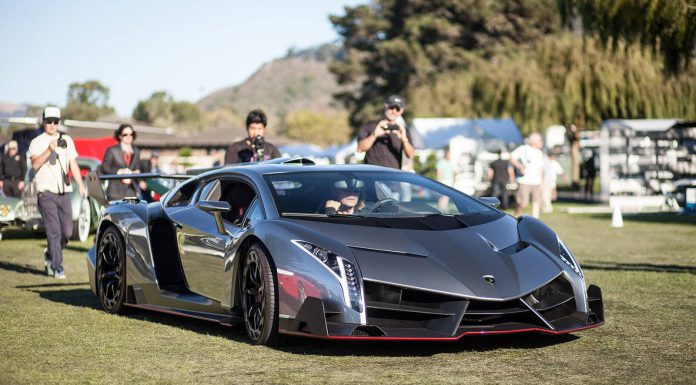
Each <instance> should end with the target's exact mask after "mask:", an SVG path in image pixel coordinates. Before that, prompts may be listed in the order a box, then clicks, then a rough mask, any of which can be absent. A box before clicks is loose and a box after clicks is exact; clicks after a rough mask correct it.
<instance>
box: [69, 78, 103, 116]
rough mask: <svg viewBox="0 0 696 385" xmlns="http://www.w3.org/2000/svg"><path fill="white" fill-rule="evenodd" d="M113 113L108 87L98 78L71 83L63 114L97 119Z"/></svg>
mask: <svg viewBox="0 0 696 385" xmlns="http://www.w3.org/2000/svg"><path fill="white" fill-rule="evenodd" d="M113 113H114V109H113V108H112V107H110V106H109V87H106V86H105V85H103V84H101V83H100V82H99V81H98V80H88V81H86V82H84V83H77V82H75V83H71V84H70V86H69V88H68V100H67V104H66V105H65V107H64V109H63V116H65V117H67V118H70V119H75V120H97V119H99V118H100V117H102V116H106V115H110V114H113Z"/></svg>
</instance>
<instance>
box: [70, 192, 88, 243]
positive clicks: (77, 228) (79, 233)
mask: <svg viewBox="0 0 696 385" xmlns="http://www.w3.org/2000/svg"><path fill="white" fill-rule="evenodd" d="M91 227H92V205H91V204H90V202H89V198H84V199H83V200H82V202H81V203H80V213H79V214H78V216H77V220H76V221H74V222H73V235H72V237H71V238H72V239H75V240H79V241H80V242H82V243H85V242H87V238H89V233H90V230H91Z"/></svg>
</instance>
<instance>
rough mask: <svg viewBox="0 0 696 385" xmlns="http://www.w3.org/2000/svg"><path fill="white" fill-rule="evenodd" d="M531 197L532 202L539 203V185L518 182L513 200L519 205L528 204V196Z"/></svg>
mask: <svg viewBox="0 0 696 385" xmlns="http://www.w3.org/2000/svg"><path fill="white" fill-rule="evenodd" d="M530 196H531V197H532V203H541V185H538V184H520V185H519V186H518V187H517V193H516V194H515V200H517V204H518V205H520V206H526V205H528V204H529V197H530Z"/></svg>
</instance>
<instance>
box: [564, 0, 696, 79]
mask: <svg viewBox="0 0 696 385" xmlns="http://www.w3.org/2000/svg"><path fill="white" fill-rule="evenodd" d="M558 4H559V10H560V12H561V18H562V20H563V23H564V25H566V26H568V27H571V28H572V27H574V24H575V23H576V21H577V20H578V19H579V21H580V22H581V23H582V27H583V29H584V31H585V32H586V33H588V34H592V35H595V36H598V37H599V41H600V42H601V43H602V44H603V45H604V46H611V47H612V48H613V49H614V50H616V49H617V48H618V47H619V43H620V41H621V40H625V41H627V42H628V43H629V45H628V46H630V44H633V43H638V44H641V45H642V46H645V47H650V48H651V49H652V50H653V52H660V54H661V56H662V59H663V60H664V63H665V68H666V69H667V70H668V71H670V72H679V70H681V69H683V68H685V67H688V66H689V62H690V61H691V58H693V57H694V53H695V52H696V0H641V1H616V0H558Z"/></svg>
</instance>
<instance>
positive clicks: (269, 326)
mask: <svg viewBox="0 0 696 385" xmlns="http://www.w3.org/2000/svg"><path fill="white" fill-rule="evenodd" d="M241 293H242V298H241V299H242V301H241V302H242V311H243V318H244V325H245V327H246V331H247V335H248V336H249V339H250V340H251V342H252V343H254V344H256V345H275V344H278V343H279V341H280V337H279V334H278V314H277V302H276V301H277V294H276V285H275V276H274V274H273V269H272V268H271V264H270V258H269V255H268V252H267V251H265V248H263V247H262V246H261V245H260V244H258V243H255V244H253V245H251V247H250V248H249V250H247V252H246V255H245V256H244V265H243V267H242V282H241Z"/></svg>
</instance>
